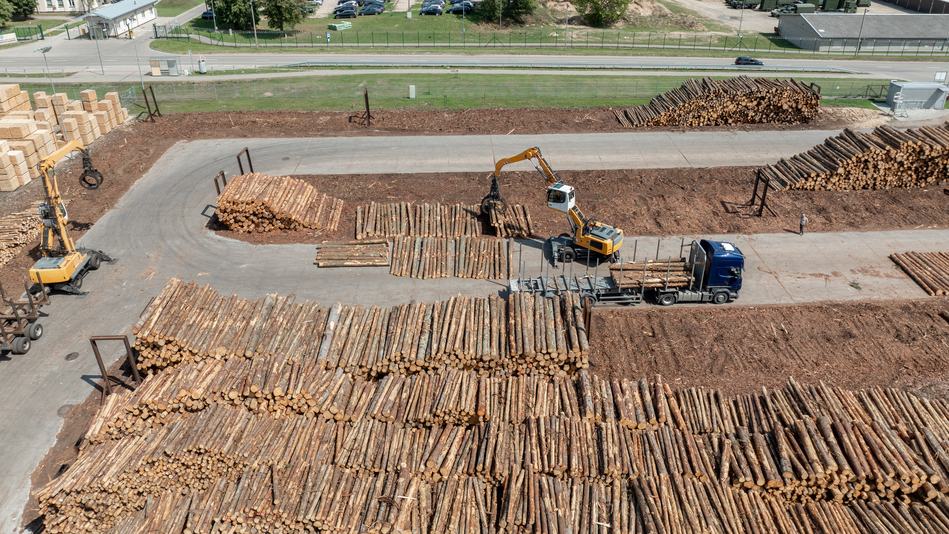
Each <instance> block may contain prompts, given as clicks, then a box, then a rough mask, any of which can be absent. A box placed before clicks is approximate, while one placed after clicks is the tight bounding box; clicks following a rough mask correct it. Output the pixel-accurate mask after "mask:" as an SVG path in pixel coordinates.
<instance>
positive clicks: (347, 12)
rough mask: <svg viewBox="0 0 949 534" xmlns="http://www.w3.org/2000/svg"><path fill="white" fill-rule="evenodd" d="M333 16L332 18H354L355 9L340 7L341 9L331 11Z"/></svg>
mask: <svg viewBox="0 0 949 534" xmlns="http://www.w3.org/2000/svg"><path fill="white" fill-rule="evenodd" d="M333 18H334V19H354V18H356V10H355V9H352V8H350V9H341V10H339V11H337V12H335V13H333Z"/></svg>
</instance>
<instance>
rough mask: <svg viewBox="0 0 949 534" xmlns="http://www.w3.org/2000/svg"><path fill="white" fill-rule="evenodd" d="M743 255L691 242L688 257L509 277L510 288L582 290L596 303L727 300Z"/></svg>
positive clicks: (728, 247) (735, 288) (735, 289)
mask: <svg viewBox="0 0 949 534" xmlns="http://www.w3.org/2000/svg"><path fill="white" fill-rule="evenodd" d="M744 267H745V257H744V255H743V254H742V252H741V250H739V249H738V247H736V246H735V245H734V244H732V243H728V242H723V241H712V240H709V239H702V240H699V241H692V243H691V245H690V246H689V255H688V257H680V258H678V259H672V260H661V261H659V260H653V261H631V262H623V261H620V262H617V263H614V264H611V265H610V266H609V273H610V274H609V276H596V275H594V276H566V275H563V274H561V275H556V276H540V277H536V278H527V279H523V278H518V279H514V280H511V281H510V291H511V292H525V291H526V292H531V293H541V294H543V295H554V294H559V293H561V292H565V291H571V292H575V293H580V295H581V296H582V297H583V298H589V299H592V300H593V301H594V302H596V303H598V304H619V305H632V304H639V303H640V302H643V301H644V300H648V301H651V302H654V303H656V304H659V305H662V306H669V305H672V304H675V303H677V302H712V303H715V304H725V303H726V302H730V301H732V300H735V299H737V298H738V293H739V291H740V290H741V283H742V272H743V270H744Z"/></svg>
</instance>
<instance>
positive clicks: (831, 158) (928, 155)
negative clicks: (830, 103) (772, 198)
mask: <svg viewBox="0 0 949 534" xmlns="http://www.w3.org/2000/svg"><path fill="white" fill-rule="evenodd" d="M759 173H760V176H761V177H762V178H763V179H765V180H766V181H767V182H768V183H769V184H770V186H771V187H772V188H775V189H802V190H808V191H847V190H853V189H892V188H905V187H926V186H929V185H933V184H938V183H940V182H942V181H945V180H946V179H947V176H949V123H947V124H946V125H944V126H938V127H923V128H914V129H907V130H896V129H894V128H890V127H889V126H880V127H878V128H876V129H875V130H874V131H873V132H872V133H861V132H854V131H852V130H849V129H848V130H844V131H843V133H841V134H840V135H838V136H836V137H829V138H827V139H826V140H825V141H824V143H823V144H821V145H817V146H815V147H814V148H812V149H810V150H808V151H807V152H802V153H800V154H797V155H796V156H793V157H791V158H790V159H786V160H785V159H782V160H781V161H779V162H778V163H776V164H774V165H768V166H767V167H762V168H761V169H759Z"/></svg>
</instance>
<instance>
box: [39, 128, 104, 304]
mask: <svg viewBox="0 0 949 534" xmlns="http://www.w3.org/2000/svg"><path fill="white" fill-rule="evenodd" d="M77 151H78V152H79V153H80V154H81V155H82V174H81V175H80V176H79V183H80V184H81V185H82V186H83V187H85V188H86V189H98V187H99V186H100V185H101V184H102V173H100V172H99V171H98V170H97V169H96V168H95V167H94V166H93V165H92V158H91V157H90V155H89V152H88V151H87V150H86V149H85V147H84V146H83V145H82V143H80V142H79V141H70V142H68V143H66V145H64V146H63V147H62V148H60V149H59V150H57V151H56V152H53V153H52V154H50V155H49V156H48V157H46V158H45V159H44V160H43V161H41V162H40V165H39V171H40V175H41V176H42V178H43V192H44V193H45V200H44V202H43V203H42V204H40V206H39V216H40V220H41V221H42V222H41V224H42V225H43V227H42V228H41V232H42V234H41V235H42V242H41V243H40V252H41V253H42V254H43V256H42V257H41V258H40V259H39V260H37V261H36V263H35V264H33V267H31V268H30V280H31V281H32V282H33V284H34V288H39V287H43V286H45V287H47V288H49V289H50V290H53V291H61V292H63V293H72V294H74V295H82V294H83V292H82V291H81V290H80V288H81V287H82V279H83V277H84V276H85V275H86V273H88V272H89V271H94V270H96V269H98V268H99V265H100V264H101V263H102V262H109V263H111V262H112V261H114V260H113V259H112V258H111V257H109V256H108V255H107V254H105V253H104V252H102V251H100V250H92V249H87V248H77V247H76V244H75V243H74V242H73V240H72V238H70V237H69V233H68V231H67V224H68V223H69V213H68V212H67V211H66V204H65V203H63V198H62V195H61V194H60V192H59V182H58V180H57V179H56V164H57V163H59V162H60V161H61V160H63V159H65V158H66V157H67V156H69V155H70V154H72V153H73V152H77Z"/></svg>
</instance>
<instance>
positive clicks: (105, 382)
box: [89, 336, 142, 396]
mask: <svg viewBox="0 0 949 534" xmlns="http://www.w3.org/2000/svg"><path fill="white" fill-rule="evenodd" d="M100 341H121V342H123V343H124V344H125V361H126V363H128V364H129V367H130V368H131V369H132V379H133V380H135V384H136V385H138V384H141V383H142V377H141V376H140V375H139V374H138V361H137V360H136V358H135V352H134V351H133V350H132V345H131V344H129V338H128V336H92V337H90V338H89V344H90V345H92V352H93V354H95V357H96V363H97V364H99V371H100V372H101V373H102V389H103V391H105V394H106V396H108V395H111V394H112V382H111V378H112V377H111V376H109V372H108V371H107V370H106V368H105V363H103V361H102V354H101V353H100V352H99V342H100ZM133 389H134V388H133Z"/></svg>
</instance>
